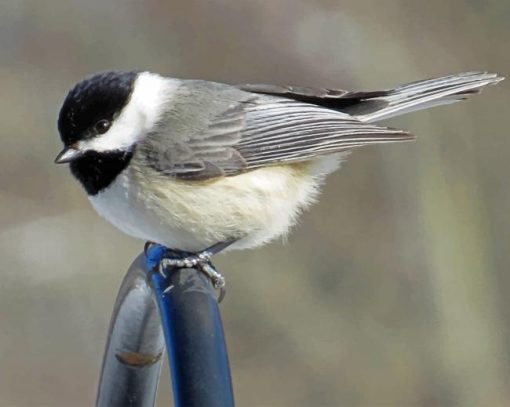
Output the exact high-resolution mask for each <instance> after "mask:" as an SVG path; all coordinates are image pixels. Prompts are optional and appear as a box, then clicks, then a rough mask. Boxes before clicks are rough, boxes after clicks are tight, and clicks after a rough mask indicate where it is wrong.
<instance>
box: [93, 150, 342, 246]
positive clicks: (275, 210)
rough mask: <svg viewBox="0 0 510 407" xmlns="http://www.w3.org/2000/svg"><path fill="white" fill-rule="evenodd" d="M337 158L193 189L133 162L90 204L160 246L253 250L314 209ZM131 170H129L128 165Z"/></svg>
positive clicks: (195, 185) (269, 169) (123, 227)
mask: <svg viewBox="0 0 510 407" xmlns="http://www.w3.org/2000/svg"><path fill="white" fill-rule="evenodd" d="M339 158H340V157H339V156H330V157H324V158H319V159H316V160H313V161H312V162H310V163H308V164H297V165H287V166H276V167H275V166H273V167H266V168H261V169H258V170H255V171H250V172H247V173H244V174H241V175H237V176H235V177H226V178H220V179H217V180H214V181H208V182H202V183H194V182H191V183H190V182H183V181H179V180H176V179H172V178H169V177H163V176H161V175H160V174H158V173H156V172H152V171H148V170H147V168H145V169H144V171H140V170H139V168H137V165H138V163H137V162H136V160H135V161H134V162H132V165H130V167H128V169H126V170H125V171H124V172H123V173H121V174H120V175H119V176H118V177H117V178H116V180H115V181H114V182H113V183H112V184H111V185H110V186H109V187H108V188H106V189H104V190H103V191H101V192H99V193H98V194H97V195H95V196H91V197H90V201H91V203H92V205H93V206H94V208H95V209H96V210H97V212H98V213H99V214H100V215H102V216H103V217H105V218H106V219H107V220H109V221H110V222H111V223H112V224H113V225H114V226H116V227H117V228H119V229H120V230H122V231H123V232H125V233H127V234H129V235H131V236H134V237H137V238H140V239H143V240H150V241H154V242H157V243H160V244H163V245H165V246H167V247H171V248H175V249H181V250H186V251H192V252H195V251H199V250H203V249H205V248H207V247H208V246H210V245H212V244H214V243H217V242H220V241H225V240H229V239H232V238H239V240H238V241H237V242H236V243H235V244H234V245H232V246H231V247H230V248H232V249H245V248H252V247H256V246H260V245H262V244H264V243H266V242H268V241H270V240H272V239H274V238H277V237H279V236H282V235H285V234H286V233H287V232H288V231H289V229H290V228H291V227H292V226H293V225H294V224H295V223H296V221H297V219H298V215H299V214H300V212H301V211H302V210H303V209H305V208H307V207H308V206H309V205H310V204H311V203H313V202H314V201H315V199H316V197H317V195H318V192H319V188H318V187H319V185H320V184H321V183H322V180H323V179H324V177H325V175H326V174H327V173H329V172H330V171H332V170H333V169H334V168H336V167H337V166H338V164H339ZM133 164H134V165H133Z"/></svg>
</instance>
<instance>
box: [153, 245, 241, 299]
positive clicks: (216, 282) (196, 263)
mask: <svg viewBox="0 0 510 407" xmlns="http://www.w3.org/2000/svg"><path fill="white" fill-rule="evenodd" d="M232 243H234V240H232V241H227V242H220V243H216V244H214V245H213V246H211V247H209V248H207V249H205V250H204V251H201V252H198V253H189V252H185V251H181V250H175V249H166V250H165V251H164V252H163V253H162V255H161V257H160V259H159V263H158V272H159V273H160V274H161V275H162V276H163V277H164V278H165V279H166V278H168V275H167V271H173V270H175V269H179V268H196V269H197V270H199V271H201V272H202V273H204V274H205V275H206V276H207V277H208V278H209V279H210V280H211V282H212V284H213V287H214V288H215V289H217V290H220V298H219V301H221V299H223V297H224V295H225V278H224V277H223V276H222V275H221V274H220V273H219V272H218V270H216V268H215V267H214V266H213V264H212V263H211V257H212V256H213V255H214V254H216V253H219V252H220V251H222V250H223V249H225V248H226V247H228V246H230V245H231V244H232ZM154 246H155V243H152V242H147V243H146V244H145V248H144V251H145V254H146V255H148V253H149V252H150V251H151V248H152V247H154ZM157 246H158V247H162V246H159V245H157Z"/></svg>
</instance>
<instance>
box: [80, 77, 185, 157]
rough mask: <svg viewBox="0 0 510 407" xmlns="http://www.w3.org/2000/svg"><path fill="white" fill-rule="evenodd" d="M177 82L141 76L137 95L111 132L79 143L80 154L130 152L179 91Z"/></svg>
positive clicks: (136, 88)
mask: <svg viewBox="0 0 510 407" xmlns="http://www.w3.org/2000/svg"><path fill="white" fill-rule="evenodd" d="M179 83H180V82H179V81H178V80H176V79H169V78H164V77H162V76H160V75H157V74H153V73H150V72H143V73H141V74H139V75H138V78H137V79H136V81H135V84H134V90H133V94H132V95H131V98H130V100H129V102H128V104H127V105H126V106H125V107H124V109H123V110H122V112H121V113H120V115H119V116H118V117H117V118H115V119H114V121H113V124H112V126H111V127H110V129H109V130H108V131H107V132H106V133H104V134H101V135H98V136H97V137H95V138H93V139H90V140H85V141H81V142H79V143H78V148H79V149H80V150H84V151H87V150H94V151H98V152H107V151H114V150H127V149H129V148H130V147H131V146H133V145H134V144H136V143H137V142H139V141H140V140H142V139H143V138H144V137H145V136H146V135H147V132H148V131H150V130H151V128H152V127H153V126H154V125H155V124H156V122H157V121H158V119H159V118H160V116H161V113H162V108H163V107H165V104H166V102H167V101H168V100H169V99H171V97H172V95H173V94H174V92H175V90H176V89H177V88H178V87H179Z"/></svg>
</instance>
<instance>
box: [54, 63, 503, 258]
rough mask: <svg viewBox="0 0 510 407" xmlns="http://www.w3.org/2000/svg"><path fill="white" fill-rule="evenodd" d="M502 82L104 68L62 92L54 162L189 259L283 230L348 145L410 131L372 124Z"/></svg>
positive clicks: (123, 222)
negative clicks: (322, 81) (358, 85)
mask: <svg viewBox="0 0 510 407" xmlns="http://www.w3.org/2000/svg"><path fill="white" fill-rule="evenodd" d="M502 79H503V78H501V77H500V76H498V75H496V74H492V73H486V72H468V73H462V74H458V75H451V76H445V77H442V78H437V79H430V80H424V81H419V82H413V83H410V84H407V85H403V86H399V87H397V88H395V89H390V90H382V91H370V92H351V91H344V90H330V89H316V88H307V87H294V86H273V85H239V86H233V85H227V84H222V83H215V82H208V81H203V80H181V79H174V78H169V77H164V76H160V75H158V74H155V73H150V72H105V73H99V74H96V75H94V76H92V77H90V78H88V79H85V80H83V81H82V82H80V83H78V84H77V85H76V86H74V88H73V89H71V91H70V92H69V94H68V95H67V97H66V99H65V101H64V104H63V106H62V108H61V110H60V115H59V118H58V130H59V132H60V136H61V139H62V142H63V143H64V149H63V150H62V152H61V153H60V154H59V155H58V157H57V158H56V160H55V162H57V163H69V164H70V169H71V172H72V174H73V175H74V177H75V178H76V179H78V181H80V183H81V184H82V186H83V187H84V189H85V191H86V192H87V194H88V197H89V199H90V202H91V203H92V206H93V207H94V208H95V209H96V210H97V212H98V213H99V214H100V215H102V216H103V217H105V218H106V219H107V220H109V221H110V222H111V223H113V224H114V225H115V226H116V227H118V228H119V229H120V230H122V231H124V232H125V233H127V234H129V235H131V236H134V237H137V238H140V239H144V240H146V241H151V242H156V243H158V244H161V245H164V246H166V247H168V248H172V249H175V250H180V251H184V252H187V253H189V256H186V257H185V259H183V260H181V263H182V265H183V266H189V267H192V266H194V265H196V264H197V263H200V264H202V263H204V262H206V261H208V257H209V256H210V254H211V253H213V252H215V251H218V250H219V249H224V248H227V247H228V248H229V249H247V248H253V247H257V246H260V245H262V244H264V243H267V242H269V241H270V240H272V239H274V238H276V237H278V236H281V235H284V234H286V233H287V232H288V231H289V228H290V227H291V226H292V225H293V224H295V223H296V221H297V219H298V216H299V214H300V213H301V211H302V210H303V209H305V208H307V207H308V206H310V205H311V204H312V203H313V202H314V201H315V200H316V199H317V195H318V192H319V186H320V185H321V183H322V182H323V181H324V178H325V177H326V176H327V175H328V174H329V173H331V172H332V171H334V170H336V169H337V168H338V166H339V164H340V162H341V161H342V159H343V158H344V157H345V156H346V154H347V153H348V152H349V151H350V150H352V149H353V148H356V147H360V146H364V145H369V144H377V143H389V142H400V141H408V140H412V139H413V138H414V137H413V136H412V135H411V134H410V133H408V132H406V131H403V130H398V129H393V128H388V127H383V126H381V125H378V124H374V123H375V122H378V121H380V120H384V119H387V118H389V117H393V116H397V115H400V114H404V113H409V112H412V111H416V110H420V109H426V108H429V107H432V106H437V105H442V104H447V103H452V102H456V101H458V100H462V99H465V98H466V97H467V96H468V95H470V94H473V93H478V92H479V90H480V89H481V88H482V87H484V86H486V85H491V84H496V83H497V82H499V81H501V80H502ZM211 246H212V247H213V248H214V247H216V248H217V249H216V250H212V251H211V252H207V251H206V252H204V250H205V249H207V248H209V247H211ZM181 263H179V264H181Z"/></svg>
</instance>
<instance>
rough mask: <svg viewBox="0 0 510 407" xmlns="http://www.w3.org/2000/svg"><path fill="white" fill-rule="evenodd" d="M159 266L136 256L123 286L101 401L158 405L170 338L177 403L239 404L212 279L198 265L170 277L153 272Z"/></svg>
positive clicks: (101, 403)
mask: <svg viewBox="0 0 510 407" xmlns="http://www.w3.org/2000/svg"><path fill="white" fill-rule="evenodd" d="M149 257H151V256H149ZM156 257H157V256H156ZM156 264H157V262H155V261H154V256H152V259H149V260H147V259H146V258H145V256H144V255H143V254H142V255H140V256H138V258H137V259H136V260H135V261H134V262H133V264H132V265H131V267H130V269H129V271H128V273H127V275H126V277H125V279H124V281H123V283H122V286H121V288H120V290H119V295H118V298H117V302H116V304H115V308H114V313H113V316H112V322H111V326H110V333H109V337H108V343H107V347H106V352H105V356H104V360H103V368H102V373H101V379H100V383H99V391H98V397H97V405H98V406H100V407H106V406H152V405H154V402H155V398H156V391H157V385H158V381H159V374H160V370H161V361H162V358H161V355H162V353H163V351H164V345H165V340H166V346H167V349H168V356H169V361H170V370H171V374H172V382H173V392H174V401H175V405H176V406H211V407H214V406H222V407H223V406H225V407H229V406H234V399H233V391H232V383H231V378H230V367H229V363H228V355H227V350H226V345H225V338H224V335H223V328H222V324H221V317H220V313H219V309H218V304H217V301H216V293H215V291H214V289H213V287H212V284H211V282H210V280H209V279H208V278H207V277H206V276H205V275H204V274H203V273H202V272H200V271H197V270H195V269H178V270H175V271H172V272H169V273H168V277H167V278H164V277H163V276H162V275H161V274H159V273H157V272H154V271H153V270H152V269H153V268H154V266H155V265H156ZM154 300H156V301H154ZM156 303H157V306H156ZM156 309H159V311H160V312H159V315H158V312H155V310H156ZM160 321H161V322H160ZM163 338H164V339H165V340H164V339H163Z"/></svg>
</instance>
